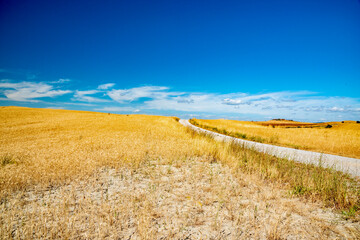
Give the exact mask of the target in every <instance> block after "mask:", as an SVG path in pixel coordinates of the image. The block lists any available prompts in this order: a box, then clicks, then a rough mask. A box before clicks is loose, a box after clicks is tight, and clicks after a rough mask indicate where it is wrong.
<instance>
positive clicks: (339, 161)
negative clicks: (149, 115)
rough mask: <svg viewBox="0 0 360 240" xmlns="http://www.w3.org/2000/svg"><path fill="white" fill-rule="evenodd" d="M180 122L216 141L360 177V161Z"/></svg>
mask: <svg viewBox="0 0 360 240" xmlns="http://www.w3.org/2000/svg"><path fill="white" fill-rule="evenodd" d="M179 122H180V123H181V124H182V125H184V126H186V127H190V128H192V129H194V130H196V131H200V132H204V133H207V134H209V135H211V136H212V137H214V139H216V140H221V141H235V142H237V143H239V144H243V145H244V146H246V147H248V148H253V149H255V150H257V151H259V152H264V153H267V154H270V155H274V156H276V157H281V158H288V159H290V160H294V161H297V162H302V163H307V164H316V165H319V164H321V165H322V166H324V167H328V168H334V169H336V170H339V171H343V172H346V173H349V174H350V175H353V176H357V177H360V159H356V158H348V157H341V156H337V155H331V154H323V153H318V152H311V151H305V150H298V149H293V148H286V147H279V146H274V145H270V144H264V143H257V142H252V141H247V140H243V139H239V138H234V137H230V136H226V135H223V134H220V133H215V132H212V131H209V130H205V129H202V128H199V127H196V126H194V125H192V124H191V123H189V121H188V120H185V119H181V120H180V121H179Z"/></svg>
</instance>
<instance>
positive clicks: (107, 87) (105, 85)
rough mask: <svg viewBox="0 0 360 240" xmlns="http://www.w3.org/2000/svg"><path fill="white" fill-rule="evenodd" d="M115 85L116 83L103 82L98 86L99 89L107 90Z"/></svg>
mask: <svg viewBox="0 0 360 240" xmlns="http://www.w3.org/2000/svg"><path fill="white" fill-rule="evenodd" d="M114 85H115V83H106V84H101V85H99V86H98V87H97V89H101V90H106V89H109V88H112V87H113V86H114Z"/></svg>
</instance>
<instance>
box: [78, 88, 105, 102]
mask: <svg viewBox="0 0 360 240" xmlns="http://www.w3.org/2000/svg"><path fill="white" fill-rule="evenodd" d="M100 92H101V91H98V90H88V91H79V90H76V91H75V94H74V98H72V100H73V101H81V102H90V103H104V102H109V100H107V99H102V98H99V97H92V96H89V95H94V94H97V93H100Z"/></svg>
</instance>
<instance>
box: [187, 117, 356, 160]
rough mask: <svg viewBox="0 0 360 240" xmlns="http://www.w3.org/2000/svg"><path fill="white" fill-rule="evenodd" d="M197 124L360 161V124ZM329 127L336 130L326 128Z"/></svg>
mask: <svg viewBox="0 0 360 240" xmlns="http://www.w3.org/2000/svg"><path fill="white" fill-rule="evenodd" d="M193 123H195V124H196V125H198V126H201V127H203V128H206V129H209V130H214V131H217V132H220V133H225V134H227V135H231V136H234V137H239V138H244V139H248V140H252V141H257V142H263V143H269V144H274V145H279V146H285V147H291V148H297V149H303V150H312V151H317V152H322V153H330V154H335V155H341V156H346V157H354V158H360V124H359V123H356V122H355V121H345V122H344V123H341V122H329V123H322V124H311V123H298V122H292V121H267V122H246V121H235V120H223V119H219V120H203V119H193ZM327 125H331V126H332V127H331V128H326V126H327Z"/></svg>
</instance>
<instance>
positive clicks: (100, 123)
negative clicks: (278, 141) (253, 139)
mask: <svg viewBox="0 0 360 240" xmlns="http://www.w3.org/2000/svg"><path fill="white" fill-rule="evenodd" d="M0 119H1V120H0V239H358V238H359V237H360V227H359V222H358V221H359V206H360V201H359V196H360V193H359V192H360V191H359V185H358V182H357V181H356V180H354V179H352V178H350V177H349V176H347V175H345V174H342V173H339V172H334V171H332V170H327V169H322V168H319V167H316V166H306V165H303V164H299V163H294V162H291V161H288V160H286V159H278V158H275V157H272V156H268V155H265V154H262V153H257V152H254V151H252V150H249V149H244V148H242V147H240V146H234V145H233V144H232V143H223V142H216V141H214V140H213V139H211V138H209V137H206V136H203V135H199V134H197V133H194V132H192V131H190V130H188V129H186V128H185V127H183V126H182V125H180V124H179V123H178V121H177V119H176V118H174V117H161V116H149V115H117V114H107V113H96V112H81V111H67V110H51V109H32V108H22V107H0Z"/></svg>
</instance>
